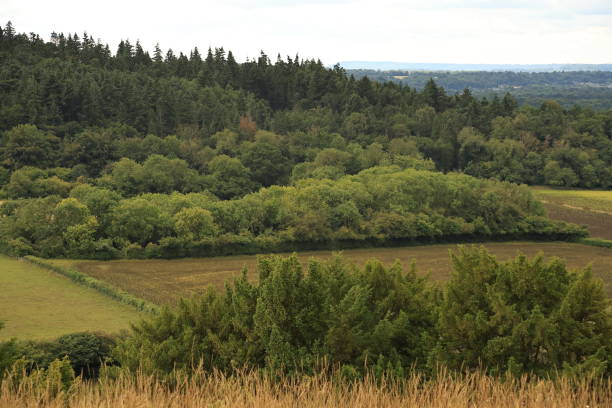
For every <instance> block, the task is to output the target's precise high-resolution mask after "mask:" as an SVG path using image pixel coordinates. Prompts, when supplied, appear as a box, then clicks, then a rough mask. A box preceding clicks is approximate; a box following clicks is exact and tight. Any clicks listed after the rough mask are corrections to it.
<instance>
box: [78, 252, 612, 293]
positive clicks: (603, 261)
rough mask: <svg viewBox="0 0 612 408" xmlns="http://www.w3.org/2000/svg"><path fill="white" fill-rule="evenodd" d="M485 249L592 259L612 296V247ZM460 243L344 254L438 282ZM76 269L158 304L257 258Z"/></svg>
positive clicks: (576, 261)
mask: <svg viewBox="0 0 612 408" xmlns="http://www.w3.org/2000/svg"><path fill="white" fill-rule="evenodd" d="M486 247H487V248H488V249H489V250H490V251H491V252H492V253H494V254H495V255H496V256H497V257H498V259H499V260H505V259H508V258H510V257H514V256H516V255H517V253H518V252H522V253H524V254H525V255H527V256H529V257H532V256H534V255H536V254H538V253H540V252H544V253H545V255H546V256H547V257H552V256H558V257H560V258H563V259H565V260H566V263H567V265H568V266H569V267H570V268H582V267H584V266H586V265H587V264H588V263H592V267H593V272H594V274H595V276H597V277H599V278H602V279H603V280H604V284H605V288H606V292H607V294H608V296H612V249H607V248H598V247H592V246H586V245H581V244H574V243H567V242H550V243H536V242H510V243H488V244H486ZM456 248H457V246H456V245H429V246H418V247H403V248H377V249H371V248H368V249H354V250H345V251H343V252H342V254H343V256H344V257H345V259H347V260H348V261H350V262H353V263H355V264H358V265H361V264H363V263H364V262H365V261H367V260H368V259H371V258H378V259H380V260H381V261H382V262H384V263H385V264H390V263H392V262H394V261H395V260H396V259H398V260H399V261H400V262H401V263H402V264H403V265H404V266H405V267H408V266H409V265H410V263H411V262H412V261H413V260H415V261H416V266H417V271H418V272H419V273H422V274H427V273H428V274H429V277H430V278H431V279H433V280H436V281H444V280H446V279H448V277H449V274H450V269H451V265H450V257H449V251H451V250H454V249H456ZM331 255H332V252H330V251H315V252H303V253H301V254H299V256H300V259H302V260H303V261H304V262H307V261H308V259H310V258H313V257H314V258H322V259H325V258H329V257H330V256H331ZM73 262H77V265H76V266H77V268H78V269H79V270H80V271H81V272H84V273H86V274H88V275H91V276H93V277H95V278H98V279H102V280H105V281H107V282H109V283H111V284H113V285H115V286H117V287H120V288H122V289H124V290H126V291H128V292H130V293H133V294H134V295H136V296H138V297H141V298H144V299H147V300H149V301H152V302H154V303H158V304H170V305H171V304H175V303H176V302H177V301H178V299H179V298H181V297H189V296H192V295H194V294H197V293H201V292H202V291H203V290H204V289H205V288H206V287H207V286H209V285H212V286H213V287H215V288H223V286H224V284H225V282H227V281H228V280H230V279H232V278H233V277H235V276H237V275H238V274H239V273H240V271H241V269H242V268H243V267H245V266H246V267H247V268H248V270H249V277H250V278H251V279H255V277H256V271H255V266H256V257H255V256H252V255H244V256H231V257H215V258H200V259H179V260H154V261H153V260H125V261H123V260H122V261H106V262H83V263H78V261H73Z"/></svg>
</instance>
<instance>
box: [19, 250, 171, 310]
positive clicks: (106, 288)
mask: <svg viewBox="0 0 612 408" xmlns="http://www.w3.org/2000/svg"><path fill="white" fill-rule="evenodd" d="M23 259H24V260H26V261H27V262H31V263H33V264H35V265H38V266H40V267H43V268H45V269H48V270H50V271H53V272H57V273H59V274H61V275H64V276H66V277H67V278H69V279H70V280H72V281H73V282H75V283H77V284H79V285H83V286H87V287H90V288H92V289H95V290H97V291H98V292H100V293H101V294H103V295H106V296H109V297H111V298H113V299H116V300H118V301H120V302H123V303H125V304H127V305H130V306H134V307H135V308H137V309H138V310H140V311H143V312H146V313H157V312H159V306H157V305H154V304H153V303H151V302H148V301H146V300H144V299H140V298H137V297H135V296H133V295H132V294H130V293H128V292H126V291H123V290H121V289H117V288H116V287H114V286H112V285H110V284H109V283H107V282H103V281H101V280H98V279H95V278H92V277H91V276H88V275H85V274H83V273H81V272H79V271H77V270H76V269H73V268H71V267H66V266H61V265H56V264H53V263H50V262H48V261H46V260H45V259H41V258H37V257H35V256H26V257H24V258H23Z"/></svg>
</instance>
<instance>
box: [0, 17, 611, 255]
mask: <svg viewBox="0 0 612 408" xmlns="http://www.w3.org/2000/svg"><path fill="white" fill-rule="evenodd" d="M205 54H206V55H205V56H204V55H202V54H201V53H200V51H199V50H198V49H197V48H194V49H193V50H192V51H191V52H190V54H189V55H188V56H187V55H185V54H182V53H179V54H178V55H175V53H174V52H173V51H172V50H167V51H166V52H162V50H161V49H160V48H159V47H156V48H155V51H154V53H153V55H152V56H151V55H150V54H149V53H148V52H147V51H145V50H144V49H143V47H142V46H141V45H140V43H138V42H136V43H135V44H132V43H130V42H129V41H127V40H126V41H122V42H121V43H120V44H119V46H118V49H117V50H116V52H114V53H113V52H111V51H110V49H109V47H108V46H107V45H104V44H103V43H101V42H99V41H94V40H93V38H92V37H91V36H90V35H88V34H83V35H82V36H79V35H77V34H69V35H68V36H65V35H64V34H56V33H53V34H52V35H51V38H50V41H44V40H43V39H42V38H41V37H40V36H39V35H37V34H34V33H32V34H29V35H26V34H19V33H17V32H16V30H15V29H14V28H13V26H12V25H11V24H10V23H8V24H7V25H6V26H5V27H4V28H2V30H1V31H0V117H2V122H0V132H1V139H0V160H1V166H0V187H1V190H0V194H1V197H2V199H3V204H2V207H1V211H2V214H3V217H2V219H1V220H0V243H1V244H2V246H3V248H4V249H5V250H8V251H9V252H10V253H13V254H21V255H22V254H28V253H31V254H38V255H44V256H60V255H61V256H64V255H70V256H92V254H98V255H97V256H100V257H116V256H135V257H136V256H147V257H155V256H179V255H188V254H191V255H195V254H200V255H204V254H214V253H224V250H221V249H220V248H234V249H233V250H232V251H235V252H240V251H246V252H256V251H258V250H262V249H266V250H268V249H270V250H271V249H286V248H287V247H294V246H293V245H296V244H298V243H304V244H306V243H307V244H308V245H306V247H309V246H316V243H317V242H319V243H320V242H326V243H328V242H338V241H352V242H361V243H365V242H378V243H380V242H382V241H389V240H416V241H418V240H438V239H446V238H449V237H464V238H465V237H490V238H492V237H499V236H507V237H518V236H532V235H534V234H535V235H538V236H541V237H543V236H548V237H550V238H559V237H575V236H580V235H582V234H584V232H583V230H581V229H578V228H575V227H572V226H569V225H565V224H561V223H554V222H551V221H549V220H547V219H545V218H544V217H543V215H544V214H543V211H542V209H541V208H539V207H538V205H537V204H536V203H535V202H534V201H533V199H532V198H531V197H530V195H529V193H528V192H527V191H526V190H525V189H522V188H520V187H518V186H516V185H512V184H509V183H508V182H510V183H526V184H548V185H554V186H567V187H572V186H580V187H586V188H610V186H612V111H593V110H590V109H582V108H579V107H575V108H572V109H570V110H566V109H564V108H562V107H561V106H560V105H559V104H558V103H556V102H554V101H547V102H545V103H543V104H542V105H541V106H540V107H538V108H533V107H528V106H523V107H519V106H518V104H517V102H516V100H515V99H514V98H513V97H512V96H511V95H510V94H506V95H505V96H504V97H503V98H501V99H500V98H493V99H491V100H488V99H479V98H476V97H474V96H473V95H472V94H471V92H470V91H469V90H465V91H463V92H461V93H457V94H454V95H450V94H447V92H446V91H445V90H444V89H443V88H442V87H440V86H438V85H437V84H436V82H434V81H433V80H429V81H427V83H426V84H425V86H424V88H423V89H422V90H421V91H418V90H416V89H415V88H411V87H407V86H403V85H401V84H396V83H392V82H385V83H381V82H377V81H372V80H370V79H369V78H367V77H363V78H361V79H358V80H357V79H355V78H354V77H353V76H350V75H347V74H346V72H345V71H344V70H343V69H342V68H340V67H339V66H335V67H334V68H332V69H328V68H326V67H324V66H323V64H322V63H321V62H320V61H314V60H301V59H300V58H299V57H298V56H296V57H294V58H291V57H287V58H286V59H282V58H281V57H280V56H279V57H278V58H277V60H276V61H275V62H274V63H272V62H271V61H270V58H269V57H268V56H267V55H265V54H264V53H263V52H262V53H261V55H260V56H259V57H258V58H257V59H253V60H247V61H246V62H243V63H237V62H236V60H235V58H234V57H233V55H232V53H231V52H229V51H228V52H226V51H225V50H224V49H223V48H215V49H214V50H213V49H209V50H208V52H206V53H205ZM587 74H588V73H587ZM587 74H585V75H587ZM435 171H438V172H439V173H434V172H435ZM443 173H447V175H446V176H445V175H444V174H443ZM451 173H452V174H451ZM454 173H464V174H463V175H460V174H454ZM478 179H482V180H480V181H479V180H478ZM484 179H487V180H484ZM488 179H492V180H488ZM396 196H397V197H402V199H403V201H401V200H399V199H394V197H396ZM415 196H418V197H419V200H420V201H419V202H415V201H414V199H413V198H412V197H415ZM389 197H391V198H389ZM41 226H44V227H41ZM128 226H129V227H128ZM185 242H191V243H195V242H200V244H201V245H200V244H198V245H196V244H194V245H195V247H194V248H191V249H189V248H187V249H186V246H185V245H184V243H185ZM289 244H290V245H289ZM288 245H289V246H288ZM160 247H163V248H165V249H163V250H161V249H160ZM196 247H197V248H196ZM198 248H199V249H198ZM240 248H242V249H240ZM160 251H161V252H160ZM128 254H131V255H128Z"/></svg>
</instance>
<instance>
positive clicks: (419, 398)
mask: <svg viewBox="0 0 612 408" xmlns="http://www.w3.org/2000/svg"><path fill="white" fill-rule="evenodd" d="M610 406H612V386H611V382H610V380H604V381H588V380H579V381H577V382H571V381H569V380H567V379H558V380H554V381H553V380H528V379H527V378H526V377H523V378H520V379H512V380H500V379H496V378H493V377H489V376H486V375H483V374H479V373H475V374H468V375H464V376H461V377H460V378H454V376H452V375H450V374H448V373H442V374H441V375H439V376H437V378H436V379H435V380H429V381H426V380H424V379H423V378H422V377H420V376H419V375H416V374H415V375H412V376H410V377H408V378H406V379H403V380H401V381H390V382H385V381H383V382H380V381H378V382H377V381H375V380H374V379H373V378H372V377H367V378H366V379H365V380H362V381H357V382H354V383H350V384H349V383H346V382H340V381H335V380H334V379H333V377H332V378H330V377H328V376H324V375H318V376H313V377H301V378H298V379H283V380H280V381H271V380H269V379H268V378H266V377H262V376H260V375H258V374H256V373H253V372H245V373H243V374H240V375H234V376H225V375H223V374H221V373H219V372H216V373H213V374H205V373H203V372H202V371H200V372H199V373H197V374H196V375H195V376H192V377H190V378H186V377H182V378H181V379H179V380H178V381H176V382H175V383H174V385H172V386H170V385H167V383H165V382H161V381H159V380H157V379H155V378H154V377H150V376H146V375H143V374H138V375H120V376H119V377H118V378H116V379H113V380H101V381H99V382H83V381H76V382H75V383H74V384H73V385H72V387H71V388H70V389H69V390H68V391H62V392H60V393H59V394H58V393H55V392H53V388H52V386H49V385H47V386H42V387H41V386H40V384H39V385H36V384H35V383H28V382H21V383H20V384H19V385H14V382H12V381H11V379H10V378H6V379H5V380H4V381H3V382H2V384H1V385H0V407H49V408H51V407H53V408H55V407H57V408H59V407H82V408H85V407H118V408H121V407H126V408H127V407H168V408H170V407H172V408H174V407H176V408H179V407H181V408H183V407H215V408H223V407H253V408H255V407H270V408H275V407H279V408H280V407H305V408H309V407H313V408H314V407H317V408H318V407H342V408H344V407H346V408H361V407H364V408H365V407H368V408H369V407H380V408H384V407H431V408H438V407H439V408H447V407H466V408H467V407H483V408H488V407H490V408H504V407H508V408H509V407H521V408H531V407H533V408H536V407H537V408H542V407H558V408H565V407H582V408H586V407H589V408H594V407H610Z"/></svg>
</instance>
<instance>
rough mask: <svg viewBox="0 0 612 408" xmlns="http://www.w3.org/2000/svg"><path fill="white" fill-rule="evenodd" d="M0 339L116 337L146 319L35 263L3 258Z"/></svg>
mask: <svg viewBox="0 0 612 408" xmlns="http://www.w3.org/2000/svg"><path fill="white" fill-rule="evenodd" d="M0 287H1V288H2V296H0V320H1V321H3V322H4V323H5V327H4V328H3V329H2V330H0V340H7V339H10V338H18V339H22V340H26V339H31V340H43V339H52V338H55V337H58V336H61V335H63V334H68V333H74V332H81V331H102V332H107V333H116V332H119V331H120V330H122V329H127V328H129V323H130V322H133V321H137V320H139V319H141V318H143V317H144V316H145V315H144V314H143V313H140V312H138V311H136V310H135V309H134V308H133V307H130V306H128V305H125V304H122V303H119V302H116V301H113V300H111V299H109V298H108V297H107V296H104V295H102V294H100V293H98V292H96V291H95V290H93V289H91V288H88V287H84V286H78V285H75V284H74V283H73V282H71V281H70V280H68V279H67V278H65V277H63V276H61V275H58V274H57V273H54V272H51V271H49V270H45V269H42V268H39V267H37V266H35V265H33V264H32V263H29V262H25V261H23V260H18V259H15V258H10V257H7V256H3V255H0Z"/></svg>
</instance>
